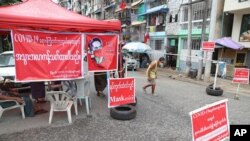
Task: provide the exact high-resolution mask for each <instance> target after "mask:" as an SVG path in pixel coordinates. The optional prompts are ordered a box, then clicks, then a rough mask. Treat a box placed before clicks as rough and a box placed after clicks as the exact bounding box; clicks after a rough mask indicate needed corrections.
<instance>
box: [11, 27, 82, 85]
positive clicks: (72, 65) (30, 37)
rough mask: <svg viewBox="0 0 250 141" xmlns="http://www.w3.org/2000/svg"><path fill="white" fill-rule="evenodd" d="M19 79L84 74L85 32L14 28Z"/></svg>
mask: <svg viewBox="0 0 250 141" xmlns="http://www.w3.org/2000/svg"><path fill="white" fill-rule="evenodd" d="M12 39H13V46H14V55H15V68H16V81H20V82H21V81H44V80H68V79H75V78H81V77H82V75H83V74H82V60H83V59H82V37H81V34H68V33H53V32H39V31H27V30H13V31H12Z"/></svg>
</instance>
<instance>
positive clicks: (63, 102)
mask: <svg viewBox="0 0 250 141" xmlns="http://www.w3.org/2000/svg"><path fill="white" fill-rule="evenodd" d="M47 98H48V100H49V101H50V115H49V124H51V122H52V117H53V113H54V112H61V111H67V114H68V120H69V123H72V118H71V107H72V105H73V100H72V97H71V96H70V95H68V94H67V93H66V92H64V91H50V92H47Z"/></svg>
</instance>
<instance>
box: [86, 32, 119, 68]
mask: <svg viewBox="0 0 250 141" xmlns="http://www.w3.org/2000/svg"><path fill="white" fill-rule="evenodd" d="M85 41H86V45H85V50H86V52H87V59H88V70H89V71H90V72H91V71H92V72H98V71H109V70H116V69H117V58H118V56H117V55H118V53H117V51H118V35H111V34H110V35H101V34H86V40H85Z"/></svg>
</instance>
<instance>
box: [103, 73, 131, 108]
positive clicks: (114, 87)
mask: <svg viewBox="0 0 250 141" xmlns="http://www.w3.org/2000/svg"><path fill="white" fill-rule="evenodd" d="M108 87H109V88H108V89H109V91H108V92H109V97H108V107H109V108H111V107H117V106H120V105H124V104H129V103H135V79H134V78H111V79H109V81H108Z"/></svg>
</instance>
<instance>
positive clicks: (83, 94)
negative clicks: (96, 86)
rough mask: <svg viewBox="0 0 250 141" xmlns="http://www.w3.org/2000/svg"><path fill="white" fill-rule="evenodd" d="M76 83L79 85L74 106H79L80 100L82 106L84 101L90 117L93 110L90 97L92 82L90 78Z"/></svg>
mask: <svg viewBox="0 0 250 141" xmlns="http://www.w3.org/2000/svg"><path fill="white" fill-rule="evenodd" d="M75 81H76V84H77V94H76V96H75V98H74V105H76V106H77V102H78V100H79V102H80V105H81V106H82V100H83V99H84V100H85V106H86V111H87V115H89V114H90V108H91V99H90V97H89V90H90V80H89V78H84V79H78V80H75Z"/></svg>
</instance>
